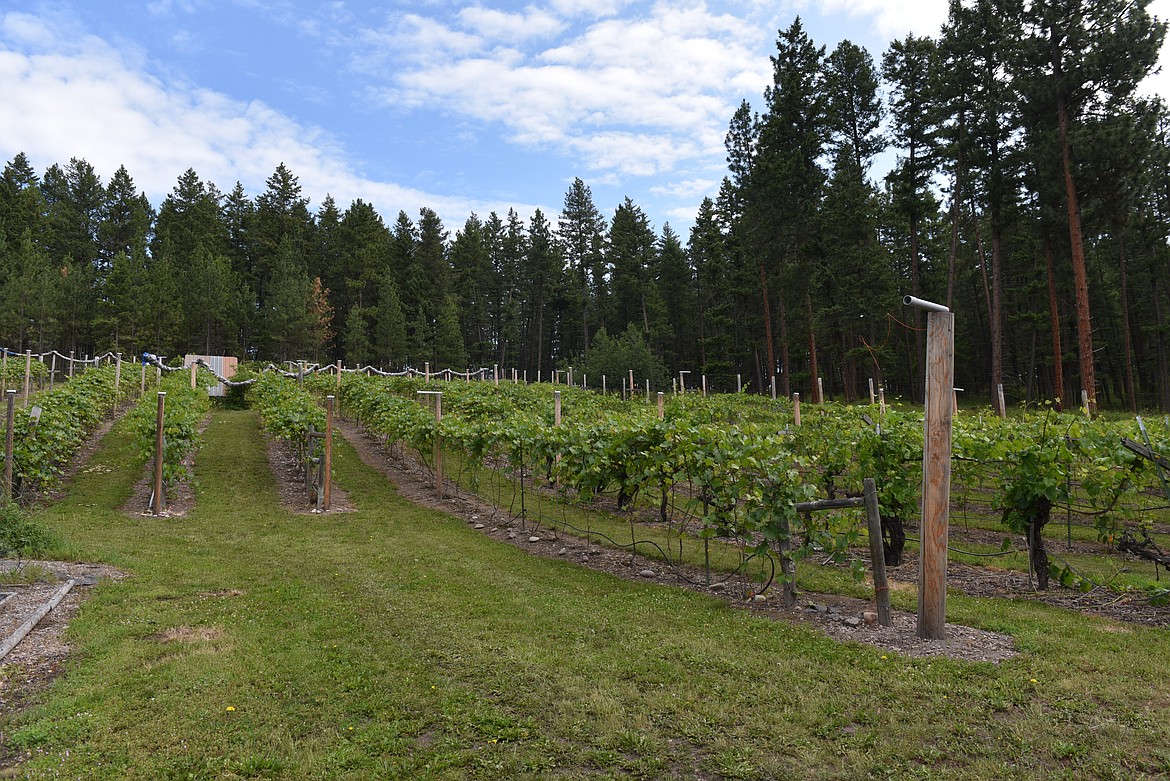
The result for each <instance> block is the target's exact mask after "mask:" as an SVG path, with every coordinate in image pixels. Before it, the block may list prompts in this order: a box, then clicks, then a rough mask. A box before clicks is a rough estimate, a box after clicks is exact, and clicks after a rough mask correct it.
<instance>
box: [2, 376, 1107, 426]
mask: <svg viewBox="0 0 1170 781" xmlns="http://www.w3.org/2000/svg"><path fill="white" fill-rule="evenodd" d="M24 393H25V395H26V396H27V395H28V380H27V379H26V380H25V389H24ZM1081 410H1082V411H1083V412H1084V413H1085V417H1086V418H1091V417H1093V410H1092V408H1091V407H1090V406H1089V392H1088V391H1087V390H1084V389H1082V390H1081Z"/></svg>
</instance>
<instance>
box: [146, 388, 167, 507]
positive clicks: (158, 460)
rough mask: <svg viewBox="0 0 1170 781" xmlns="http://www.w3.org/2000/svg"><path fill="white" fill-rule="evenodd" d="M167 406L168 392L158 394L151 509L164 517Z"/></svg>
mask: <svg viewBox="0 0 1170 781" xmlns="http://www.w3.org/2000/svg"><path fill="white" fill-rule="evenodd" d="M166 404H167V392H166V391H159V392H158V415H157V417H156V418H155V422H154V428H155V431H154V502H153V504H152V506H151V508H150V510H151V512H153V513H154V514H155V515H162V514H163V509H164V508H165V507H166V504H165V503H164V502H163V448H164V447H165V444H166V439H165V437H164V436H163V417H164V410H165V408H166Z"/></svg>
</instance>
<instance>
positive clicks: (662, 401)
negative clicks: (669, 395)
mask: <svg viewBox="0 0 1170 781" xmlns="http://www.w3.org/2000/svg"><path fill="white" fill-rule="evenodd" d="M658 419H659V420H665V419H666V394H665V393H663V392H662V391H658Z"/></svg>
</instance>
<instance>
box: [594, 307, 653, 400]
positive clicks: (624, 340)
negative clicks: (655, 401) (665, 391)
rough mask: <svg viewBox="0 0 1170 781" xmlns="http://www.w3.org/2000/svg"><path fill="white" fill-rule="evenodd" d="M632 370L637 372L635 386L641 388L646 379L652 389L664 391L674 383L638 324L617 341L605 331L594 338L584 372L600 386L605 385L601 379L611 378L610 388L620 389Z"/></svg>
mask: <svg viewBox="0 0 1170 781" xmlns="http://www.w3.org/2000/svg"><path fill="white" fill-rule="evenodd" d="M631 369H633V371H634V383H635V385H637V386H639V387H640V386H641V383H643V382H644V381H645V380H650V387H651V388H652V389H657V388H664V387H667V386H668V385H669V383H670V380H669V378H667V376H666V366H665V364H663V362H662V359H661V358H659V357H658V356H656V355H655V354H654V353H653V352H652V351H651V350H650V345H649V344H647V343H646V337H645V335H644V334H643V333H642V330H641V329H640V328H639V327H638V326H637V325H636V324H634V323H630V324H629V325H628V326H627V327H626V330H625V331H624V332H623V333H622V334H621V335H619V336H618V337H616V338H614V337H611V336H610V335H609V333H607V332H606V331H605V330H601V331H599V332H598V333H597V336H595V337H593V345H592V346H591V347H590V348H589V357H588V359H587V360H586V361H585V365H584V366H583V367H582V370H583V373H584V374H586V375H587V376H589V377H592V378H593V384H594V385H595V386H597V387H600V386H601V378H602V376H605V377H606V378H608V382H607V384H608V386H609V387H610V388H616V387H619V385H620V384H621V383H622V381H623V378H628V376H629V373H630V370H631ZM626 382H628V379H627V380H626Z"/></svg>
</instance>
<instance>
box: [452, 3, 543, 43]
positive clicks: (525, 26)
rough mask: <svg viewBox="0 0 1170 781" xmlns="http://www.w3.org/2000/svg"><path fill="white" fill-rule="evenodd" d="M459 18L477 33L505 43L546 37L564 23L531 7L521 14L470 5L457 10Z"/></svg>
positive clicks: (488, 38) (464, 24) (465, 25)
mask: <svg viewBox="0 0 1170 781" xmlns="http://www.w3.org/2000/svg"><path fill="white" fill-rule="evenodd" d="M459 21H460V22H461V23H462V24H463V26H464V27H465V28H467V29H468V30H470V31H471V32H473V33H474V34H476V35H478V36H481V37H483V38H485V39H487V40H490V41H506V42H508V43H521V42H523V41H526V40H529V39H532V38H547V37H550V36H553V35H557V34H559V33H560V32H562V31H563V30H564V29H565V22H564V21H563V20H562V19H561V18H559V17H558V16H556V15H555V14H552V13H549V12H548V11H545V10H542V9H539V8H534V7H532V6H529V7H528V8H526V9H525V10H524V12H523V13H508V12H506V11H497V10H495V9H493V8H484V7H483V6H478V5H473V6H469V7H467V8H464V9H463V10H462V11H460V12H459Z"/></svg>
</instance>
